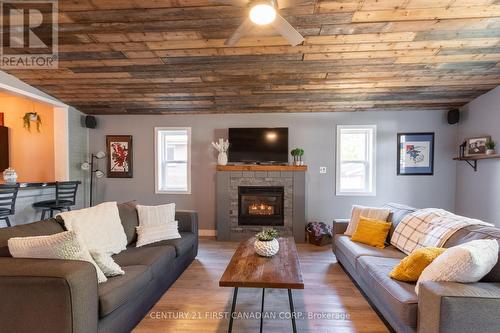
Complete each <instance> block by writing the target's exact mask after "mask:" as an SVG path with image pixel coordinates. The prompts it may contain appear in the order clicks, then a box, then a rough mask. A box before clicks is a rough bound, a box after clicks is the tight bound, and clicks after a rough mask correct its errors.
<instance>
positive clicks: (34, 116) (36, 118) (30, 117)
mask: <svg viewBox="0 0 500 333" xmlns="http://www.w3.org/2000/svg"><path fill="white" fill-rule="evenodd" d="M32 121H33V122H36V129H37V131H38V132H40V126H42V118H41V117H40V115H39V114H38V113H36V112H26V113H25V114H24V117H23V123H24V128H26V129H27V130H28V131H29V132H31V122H32Z"/></svg>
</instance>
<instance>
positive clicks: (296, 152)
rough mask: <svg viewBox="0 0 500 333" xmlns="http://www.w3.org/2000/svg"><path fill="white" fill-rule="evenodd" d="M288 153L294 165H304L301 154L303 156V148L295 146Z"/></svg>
mask: <svg viewBox="0 0 500 333" xmlns="http://www.w3.org/2000/svg"><path fill="white" fill-rule="evenodd" d="M290 154H291V155H292V156H293V164H294V165H304V162H303V161H302V156H304V149H302V148H295V149H293V150H292V151H291V152H290Z"/></svg>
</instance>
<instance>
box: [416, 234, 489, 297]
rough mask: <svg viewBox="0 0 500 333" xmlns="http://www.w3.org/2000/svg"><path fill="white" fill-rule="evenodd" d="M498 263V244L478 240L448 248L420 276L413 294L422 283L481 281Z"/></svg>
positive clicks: (486, 240)
mask: <svg viewBox="0 0 500 333" xmlns="http://www.w3.org/2000/svg"><path fill="white" fill-rule="evenodd" d="M497 261H498V242H497V241H496V240H495V239H478V240H473V241H470V242H467V243H464V244H460V245H457V246H454V247H450V248H449V249H447V250H446V251H444V253H443V254H441V255H440V256H439V257H437V258H436V259H435V260H434V261H433V262H432V263H431V264H430V265H429V266H427V267H426V268H425V269H424V271H423V272H422V274H421V275H420V277H419V279H418V281H417V285H416V287H415V292H416V293H417V294H418V287H419V284H420V283H421V282H424V281H446V282H462V283H470V282H477V281H479V280H481V279H482V278H483V277H484V276H485V275H486V274H488V273H489V271H491V269H492V268H493V267H494V266H495V265H496V263H497Z"/></svg>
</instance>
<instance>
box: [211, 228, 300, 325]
mask: <svg viewBox="0 0 500 333" xmlns="http://www.w3.org/2000/svg"><path fill="white" fill-rule="evenodd" d="M278 241H279V243H280V249H279V251H278V253H277V254H276V255H274V256H273V257H270V258H266V257H261V256H259V255H258V254H256V253H255V250H254V248H253V243H254V242H255V238H250V239H249V240H247V241H243V242H241V244H240V245H239V246H238V248H237V249H236V252H235V253H234V255H233V257H232V258H231V261H230V262H229V264H228V265H227V268H226V271H225V272H224V274H223V275H222V277H221V278H220V280H219V286H220V287H233V288H234V293H233V303H232V305H231V316H230V317H229V328H228V332H231V331H232V329H233V315H234V313H235V308H236V297H237V296H238V288H262V304H261V308H260V311H261V316H260V332H262V324H263V322H262V321H263V316H262V314H263V313H264V292H265V290H266V288H280V289H288V301H289V303H290V312H291V319H292V329H293V332H294V333H295V332H297V327H296V323H295V316H294V312H295V311H294V307H293V298H292V289H304V281H303V280H302V272H301V270H300V262H299V257H298V255H297V248H296V247H295V241H294V240H293V238H292V237H287V238H279V239H278Z"/></svg>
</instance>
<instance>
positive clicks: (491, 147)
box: [485, 139, 496, 155]
mask: <svg viewBox="0 0 500 333" xmlns="http://www.w3.org/2000/svg"><path fill="white" fill-rule="evenodd" d="M485 146H486V155H493V154H494V153H495V146H496V143H495V141H493V140H491V139H490V140H488V141H486V144H485Z"/></svg>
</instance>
